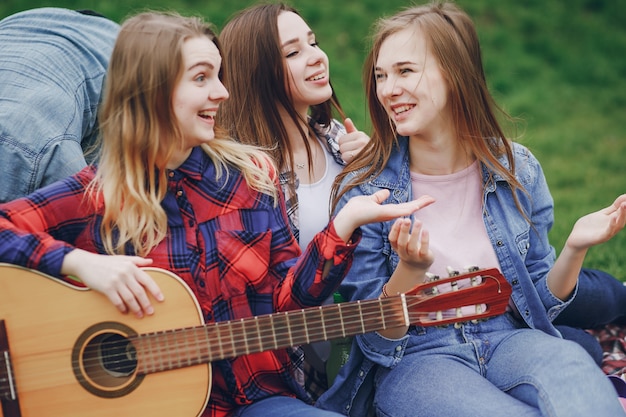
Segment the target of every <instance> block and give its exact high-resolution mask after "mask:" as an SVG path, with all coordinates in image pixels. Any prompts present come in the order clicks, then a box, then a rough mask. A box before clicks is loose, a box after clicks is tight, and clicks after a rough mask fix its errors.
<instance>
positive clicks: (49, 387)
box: [0, 264, 211, 417]
mask: <svg viewBox="0 0 626 417" xmlns="http://www.w3.org/2000/svg"><path fill="white" fill-rule="evenodd" d="M146 270H147V272H148V273H149V274H150V276H151V277H152V278H153V279H154V280H155V281H156V283H157V284H158V285H159V287H160V288H161V290H162V291H163V293H164V294H165V301H164V302H162V303H159V302H157V301H154V302H153V303H152V305H153V306H154V308H155V314H154V316H150V317H145V318H143V319H137V318H136V317H135V316H133V315H123V314H121V313H120V312H119V311H118V310H117V309H116V308H115V307H114V306H113V304H112V303H111V302H110V301H109V300H108V299H107V298H106V297H105V296H103V295H102V294H100V293H97V292H95V291H91V290H88V289H80V288H76V287H73V286H70V285H66V284H65V283H62V282H61V281H59V280H57V279H54V278H52V277H49V276H47V275H44V274H41V273H38V272H35V271H32V270H29V269H25V268H21V267H17V266H12V265H6V264H0V320H3V321H4V325H5V328H6V330H5V331H6V334H5V337H6V341H7V342H8V347H9V349H8V350H9V353H10V358H11V361H10V363H11V367H12V372H13V376H14V383H15V387H14V388H15V390H16V392H17V398H18V400H19V410H20V412H21V414H17V413H15V412H5V413H3V412H2V409H0V416H2V417H14V416H20V415H21V417H85V416H87V415H88V416H93V417H100V416H101V417H112V416H150V417H158V416H164V417H165V416H167V417H171V416H181V417H185V416H199V415H200V414H201V413H202V411H203V410H204V408H205V406H206V403H207V401H208V399H209V392H210V387H211V368H210V364H201V365H195V366H189V367H183V368H180V369H174V370H170V371H168V372H157V373H150V374H147V375H138V374H137V373H135V372H129V374H128V375H125V376H124V377H122V378H118V377H109V376H107V375H106V373H102V374H101V375H93V376H94V378H93V380H91V379H90V378H89V377H88V378H87V379H86V380H82V381H79V380H80V379H81V377H80V375H81V371H80V369H77V368H81V367H82V365H81V361H80V360H77V359H76V358H78V357H80V356H81V355H83V354H85V351H84V349H85V348H86V346H85V343H86V341H87V340H89V338H90V337H93V335H94V334H97V333H101V334H102V335H103V337H106V335H109V334H113V335H116V334H119V335H121V336H125V335H127V334H131V335H132V334H142V333H149V332H157V331H165V330H167V329H174V328H184V327H189V326H198V325H202V324H203V319H202V313H201V311H200V308H199V306H198V303H197V301H196V299H195V297H194V295H193V294H192V293H191V291H190V290H189V288H188V287H187V285H186V284H185V283H184V282H183V281H182V280H181V279H180V278H178V277H177V276H175V275H174V274H171V273H169V272H167V271H164V270H160V269H156V268H146ZM81 340H83V341H82V342H81ZM86 357H87V359H85V360H84V363H88V361H89V360H92V359H93V358H90V357H89V355H87V356H86ZM99 369H102V368H99ZM5 374H6V372H5ZM2 375H3V374H2V373H1V371H0V387H2V386H4V388H5V390H4V392H5V393H6V388H7V381H6V378H5V379H4V380H3V379H2V378H1V376H2ZM88 376H89V375H88ZM3 384H4V385H3ZM1 392H2V390H0V393H1ZM3 401H5V403H6V400H3Z"/></svg>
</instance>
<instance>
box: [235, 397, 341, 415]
mask: <svg viewBox="0 0 626 417" xmlns="http://www.w3.org/2000/svg"><path fill="white" fill-rule="evenodd" d="M268 416H275V417H341V414H337V413H334V412H332V411H326V410H322V409H319V408H315V407H313V406H312V405H308V404H306V403H305V402H303V401H300V400H298V399H297V398H292V397H284V396H275V397H269V398H266V399H264V400H261V401H257V402H255V403H254V404H252V405H248V406H245V407H242V408H240V409H238V410H237V411H235V413H234V414H233V417H268Z"/></svg>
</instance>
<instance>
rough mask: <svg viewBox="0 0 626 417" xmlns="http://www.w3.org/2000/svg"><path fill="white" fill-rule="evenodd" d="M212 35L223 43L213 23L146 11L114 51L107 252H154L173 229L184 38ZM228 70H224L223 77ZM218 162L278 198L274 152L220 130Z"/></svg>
mask: <svg viewBox="0 0 626 417" xmlns="http://www.w3.org/2000/svg"><path fill="white" fill-rule="evenodd" d="M203 36H206V37H208V38H209V39H210V40H211V41H212V42H214V43H215V45H216V46H217V48H218V50H220V45H219V42H218V40H217V37H216V35H215V32H214V31H213V30H212V28H211V26H210V24H208V23H206V22H204V21H203V20H202V19H200V18H197V17H183V16H180V15H178V14H176V13H167V12H143V13H140V14H137V15H135V16H133V17H131V18H129V19H128V20H126V21H125V22H124V23H123V24H122V26H121V30H120V32H119V35H118V38H117V41H116V44H115V47H114V49H113V52H112V55H111V60H110V63H109V69H108V73H107V78H106V84H105V91H104V99H103V103H102V106H101V108H100V113H99V118H100V123H101V138H100V140H101V155H100V162H99V166H98V170H97V174H96V177H95V178H94V180H93V181H92V183H91V184H90V187H89V191H90V192H92V193H95V194H96V195H97V198H98V199H99V198H102V199H103V202H104V208H103V210H104V211H103V219H102V224H101V232H102V236H103V245H104V248H105V250H106V252H107V253H110V254H115V253H128V252H129V250H128V249H129V248H128V246H129V245H130V246H131V247H132V252H134V253H136V254H138V255H142V256H143V255H146V254H147V253H149V252H150V251H151V250H152V249H153V248H154V247H156V246H157V245H158V244H159V242H161V241H162V240H163V239H164V238H165V236H166V233H167V216H166V213H165V211H164V210H163V208H162V206H161V202H162V201H163V199H164V197H165V194H166V192H167V177H166V174H167V169H166V164H167V162H168V160H169V159H170V157H171V156H172V154H173V153H174V151H175V150H177V149H179V148H180V147H181V144H182V133H181V128H180V126H178V124H177V119H176V117H175V115H174V112H173V108H172V94H173V91H174V88H175V86H176V84H177V83H178V81H179V80H180V78H181V76H182V73H183V56H182V46H183V43H184V42H185V41H186V40H188V39H190V38H196V37H203ZM220 75H221V74H220ZM202 147H203V149H204V151H205V152H206V153H207V154H208V155H209V156H210V158H211V159H212V160H213V162H214V163H215V165H216V167H217V173H218V174H217V176H218V178H219V177H220V176H221V175H223V174H224V172H227V171H226V166H227V165H229V166H231V167H234V168H235V169H238V170H240V171H241V172H242V174H243V175H244V177H245V179H246V180H247V182H248V185H249V187H250V188H252V189H254V190H256V191H259V192H262V193H265V194H268V195H270V196H272V197H274V200H275V201H277V190H276V184H275V180H276V178H275V176H276V174H275V172H276V170H275V169H274V167H273V165H272V162H271V160H270V159H269V157H268V156H267V155H266V154H265V153H263V152H261V151H260V150H259V149H258V148H256V147H252V146H245V145H242V144H239V143H236V142H234V141H233V140H231V139H230V138H228V137H227V135H226V134H225V132H224V131H223V130H222V129H219V128H216V139H214V140H212V141H211V142H210V143H208V144H205V145H202Z"/></svg>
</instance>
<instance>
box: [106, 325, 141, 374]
mask: <svg viewBox="0 0 626 417" xmlns="http://www.w3.org/2000/svg"><path fill="white" fill-rule="evenodd" d="M98 348H99V350H100V353H99V355H98V356H99V357H100V360H101V362H102V367H103V368H104V369H105V370H106V371H107V372H108V373H109V374H111V375H112V376H115V377H121V376H128V375H131V374H132V373H133V372H135V369H137V351H136V350H135V347H134V346H133V345H132V343H130V342H129V341H128V339H126V338H125V337H124V336H122V335H119V334H110V335H104V336H102V341H101V342H100V343H99V345H98Z"/></svg>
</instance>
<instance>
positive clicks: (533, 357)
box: [374, 314, 626, 417]
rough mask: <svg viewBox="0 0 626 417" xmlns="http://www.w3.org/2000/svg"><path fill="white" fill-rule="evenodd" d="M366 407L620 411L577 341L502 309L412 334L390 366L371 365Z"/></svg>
mask: <svg viewBox="0 0 626 417" xmlns="http://www.w3.org/2000/svg"><path fill="white" fill-rule="evenodd" d="M419 330H421V332H420V331H419ZM374 405H375V407H376V412H377V413H378V414H377V415H379V416H394V417H421V416H424V417H432V416H446V417H485V416H489V417H497V416H502V417H505V416H506V417H509V416H515V417H530V416H533V417H539V416H546V417H589V416H597V417H619V416H625V415H626V414H625V413H624V411H623V409H622V406H621V405H620V403H619V401H618V399H617V394H616V392H615V389H614V388H613V386H612V385H611V383H610V381H609V379H608V378H607V377H606V376H605V375H604V374H603V373H602V371H601V370H600V369H599V368H598V367H597V366H596V365H595V364H594V363H593V361H592V360H591V359H590V358H589V356H588V355H587V354H586V353H585V352H584V350H583V349H582V348H581V347H580V346H579V345H578V344H576V343H573V342H570V341H567V340H563V339H560V338H557V337H554V336H550V335H548V334H546V333H544V332H542V331H538V330H533V329H529V328H526V327H522V326H521V325H520V324H519V323H518V322H517V320H515V319H514V318H513V317H512V316H511V315H510V314H506V315H503V316H499V317H496V318H493V319H491V320H488V321H485V322H480V323H477V324H471V323H470V324H467V325H463V326H461V327H460V328H455V327H454V326H449V327H446V328H427V329H423V328H419V329H418V330H417V331H415V332H413V333H412V335H411V341H410V342H409V346H408V347H407V350H406V354H405V356H404V357H403V358H402V360H401V361H400V362H399V363H398V365H397V366H396V367H394V368H391V369H390V368H380V369H379V370H378V371H377V374H376V395H375V398H374Z"/></svg>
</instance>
